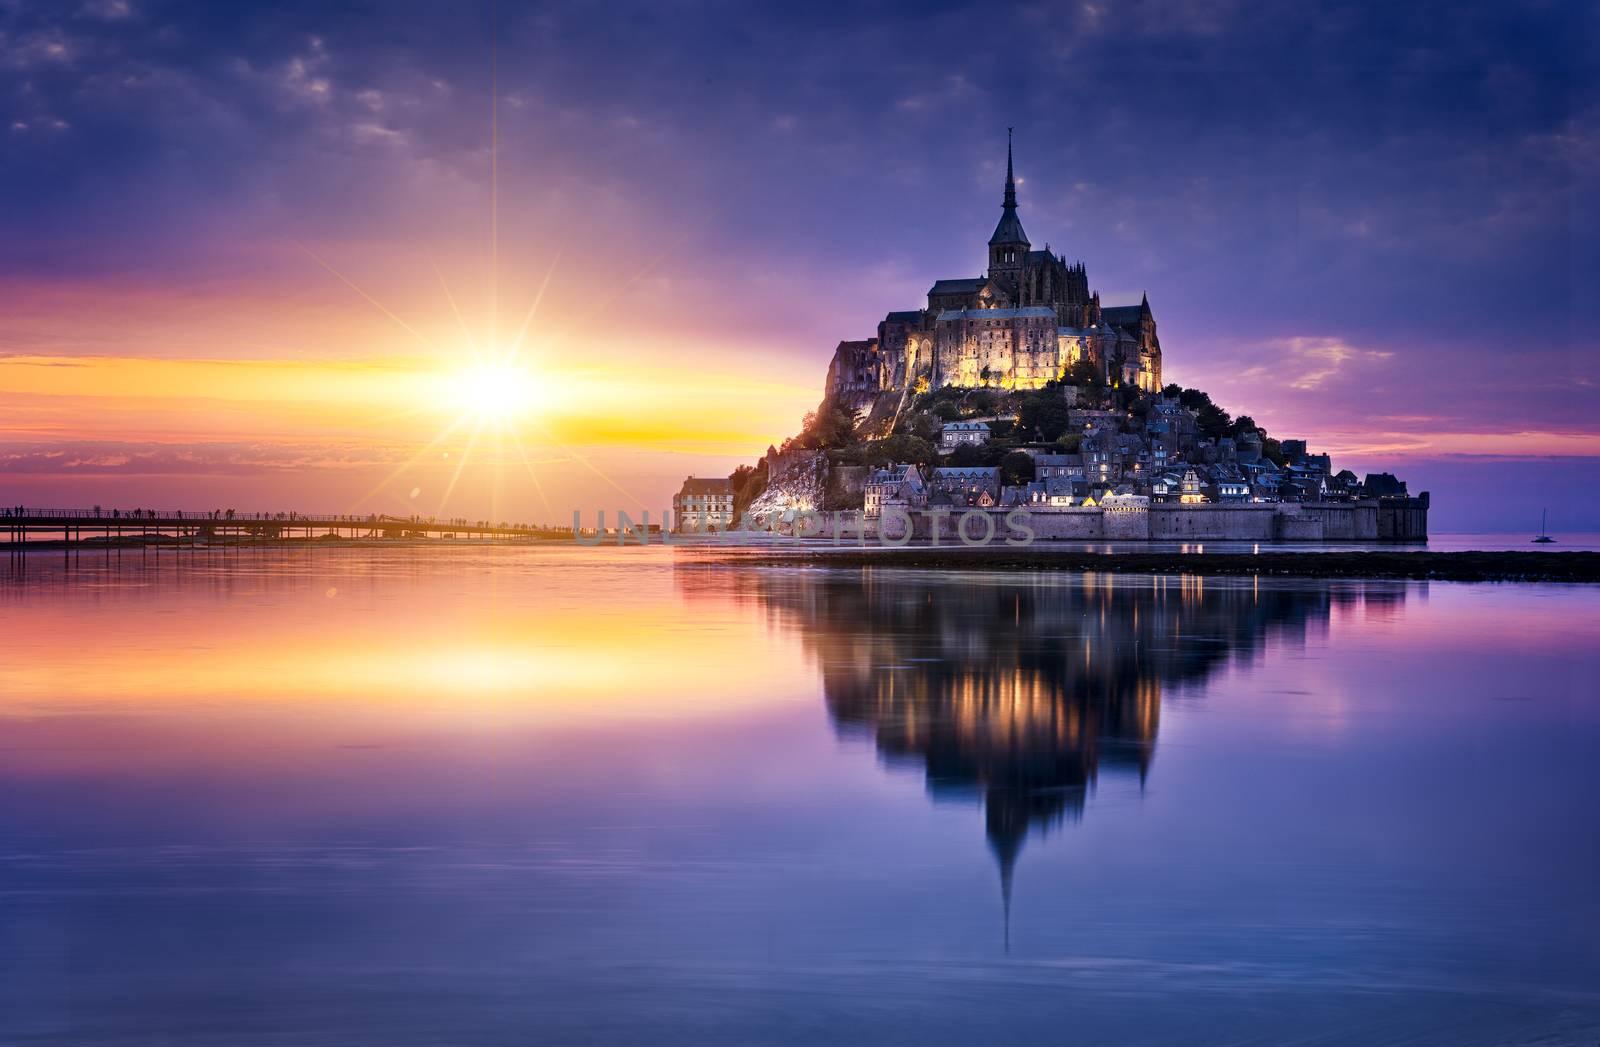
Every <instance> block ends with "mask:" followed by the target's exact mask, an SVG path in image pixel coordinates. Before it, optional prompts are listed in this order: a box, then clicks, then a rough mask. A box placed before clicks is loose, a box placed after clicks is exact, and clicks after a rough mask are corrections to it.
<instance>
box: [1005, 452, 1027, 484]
mask: <svg viewBox="0 0 1600 1047" xmlns="http://www.w3.org/2000/svg"><path fill="white" fill-rule="evenodd" d="M1000 479H1001V481H1002V482H1004V483H1008V484H1025V483H1031V482H1032V480H1033V456H1032V455H1030V454H1024V453H1023V452H1021V451H1010V452H1007V454H1006V456H1005V457H1004V458H1002V459H1000Z"/></svg>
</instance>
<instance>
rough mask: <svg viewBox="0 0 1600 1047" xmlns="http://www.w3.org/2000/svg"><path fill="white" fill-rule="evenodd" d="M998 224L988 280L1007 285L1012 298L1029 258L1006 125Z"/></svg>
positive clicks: (990, 248)
mask: <svg viewBox="0 0 1600 1047" xmlns="http://www.w3.org/2000/svg"><path fill="white" fill-rule="evenodd" d="M1000 206H1001V211H1000V224H999V225H997V226H995V227H994V235H993V236H991V237H989V279H991V280H993V281H994V282H995V283H997V284H999V285H1001V286H1002V287H1004V288H1006V290H1007V291H1008V292H1009V293H1010V294H1011V296H1012V298H1013V300H1015V296H1016V293H1017V284H1018V279H1019V277H1020V276H1021V275H1022V266H1023V263H1024V262H1025V261H1026V260H1027V257H1028V248H1029V247H1030V246H1031V245H1030V244H1029V243H1028V234H1027V233H1025V232H1023V231H1022V220H1021V219H1020V218H1018V217H1017V182H1016V178H1015V177H1014V176H1013V174H1012V168H1011V129H1010V128H1009V127H1008V128H1006V196H1005V201H1004V202H1003V203H1002V204H1001V205H1000Z"/></svg>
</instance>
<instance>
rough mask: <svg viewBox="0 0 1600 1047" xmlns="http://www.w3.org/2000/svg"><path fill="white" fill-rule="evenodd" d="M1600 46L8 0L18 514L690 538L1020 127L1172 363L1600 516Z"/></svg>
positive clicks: (1114, 291)
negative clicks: (1147, 306)
mask: <svg viewBox="0 0 1600 1047" xmlns="http://www.w3.org/2000/svg"><path fill="white" fill-rule="evenodd" d="M1595 21H1596V20H1595V16H1594V13H1593V9H1592V7H1590V6H1589V5H1580V4H1576V3H1570V4H1557V3H1538V2H1534V3H1524V4H1516V5H1510V4H1489V3H1481V2H1474V0H1468V2H1466V3H1462V4H1458V5H1451V6H1450V7H1448V8H1438V7H1434V6H1432V5H1416V6H1414V7H1410V8H1407V7H1404V6H1402V7H1398V8H1397V7H1396V6H1394V5H1391V4H1380V3H1340V4H1332V3H1329V4H1305V5H1289V4H1279V3H1248V2H1233V0H1204V2H1202V0H1187V2H1186V0H1179V2H1175V3H1162V4H1155V3H1141V2H1133V3H1121V4H1111V3H1082V4H1070V3H1068V4H1056V3H1049V4H1015V5H1013V4H1004V3H943V4H942V3H906V4H898V3H866V4H851V5H831V4H782V5H778V4H773V5H767V4H756V3H733V2H727V3H697V2H693V0H682V2H673V3H659V2H657V3H640V4H634V3H628V2H617V3H612V4H608V5H605V6H604V7H596V6H594V5H592V4H585V3H537V4H517V3H511V2H507V0H501V2H500V3H498V4H491V3H489V2H488V0H483V2H473V0H462V2H460V3H452V4H438V3H431V2H415V3H407V2H386V3H382V4H379V3H364V4H333V3H326V2H303V3H302V2H294V0H289V2H282V3H271V4H266V3H262V4H250V3H242V2H240V3H229V4H214V3H180V2H158V0H86V2H82V3H78V2H76V0H52V2H43V0H0V502H3V503H5V504H39V505H56V506H73V505H91V504H104V505H106V506H112V505H122V506H157V507H162V508H168V507H170V508H195V509H209V508H223V507H230V508H236V509H238V510H239V511H244V512H248V511H259V510H286V509H300V510H304V511H313V510H315V511H336V512H361V513H366V512H398V513H420V514H422V515H437V516H465V517H469V518H473V519H481V518H493V519H511V520H525V521H546V520H548V521H569V520H570V518H571V512H572V511H573V510H574V509H582V510H583V511H584V512H585V513H586V514H589V515H592V513H593V512H594V510H595V509H597V508H607V509H611V510H614V509H616V508H626V509H629V510H630V511H633V510H636V509H638V508H642V507H648V508H652V509H655V510H657V511H659V509H660V508H663V507H665V506H667V504H668V502H669V499H670V496H671V494H672V492H673V491H674V490H676V489H677V486H678V485H679V483H681V481H682V478H683V477H684V476H686V475H689V474H696V475H725V474H726V473H727V472H728V471H729V470H730V469H731V468H732V467H733V466H734V465H736V464H739V463H740V462H753V461H754V460H755V459H756V458H757V457H759V456H760V454H761V453H762V452H763V451H764V450H765V449H766V447H767V446H768V445H769V444H775V443H780V442H782V440H783V438H784V437H785V436H787V435H789V434H791V433H793V432H794V431H795V430H796V429H797V428H798V426H799V423H800V420H801V418H802V416H803V415H804V413H805V412H806V411H807V410H809V409H811V408H812V407H814V406H815V405H816V403H817V401H818V400H819V399H820V397H821V391H822V389H821V386H822V379H823V375H824V372H825V370H826V367H827V364H828V361H829V358H830V356H831V354H832V350H833V347H834V346H835V345H836V344H837V343H838V341H839V340H841V339H847V338H849V339H854V338H865V337H870V336H871V335H873V334H874V333H875V330H876V324H877V321H878V320H879V319H881V318H882V316H883V314H884V313H885V312H888V311H890V310H899V309H913V308H918V307H920V306H921V305H923V304H925V295H926V293H927V289H928V287H929V286H930V285H931V284H932V282H933V281H934V280H935V279H938V278H942V277H958V276H975V275H978V273H979V272H980V271H981V270H982V268H983V266H984V259H985V248H984V245H985V242H986V240H987V238H988V234H989V232H990V231H991V230H992V228H993V226H994V223H995V220H996V218H997V217H998V213H999V204H1000V194H1001V188H1002V182H1003V179H1004V170H1005V140H1006V128H1007V127H1014V128H1015V129H1016V131H1015V134H1016V165H1017V175H1018V181H1019V190H1018V191H1019V196H1020V201H1021V216H1022V219H1023V223H1024V225H1025V227H1026V228H1027V230H1028V232H1029V235H1030V237H1031V238H1032V239H1033V240H1035V241H1036V244H1037V245H1038V246H1043V245H1045V244H1046V243H1048V245H1049V246H1050V247H1051V248H1052V249H1053V250H1055V251H1057V252H1058V253H1062V254H1065V255H1066V256H1067V257H1068V258H1069V259H1072V260H1081V261H1083V262H1084V263H1085V264H1086V266H1087V267H1088V274H1089V281H1090V285H1091V287H1092V288H1094V289H1097V290H1099V291H1100V293H1101V296H1102V299H1103V300H1104V301H1105V302H1106V304H1108V305H1114V304H1121V303H1128V302H1137V301H1138V298H1139V295H1140V294H1141V293H1142V292H1147V293H1148V294H1149V296H1150V301H1151V305H1152V307H1153V308H1154V310H1155V314H1156V318H1157V321H1158V324H1159V327H1160V334H1161V342H1162V347H1163V350H1164V370H1165V375H1164V377H1165V378H1166V380H1168V381H1176V382H1179V383H1181V384H1184V385H1190V386H1197V387H1200V388H1203V389H1206V390H1207V391H1209V392H1210V393H1211V394H1212V396H1213V398H1214V399H1215V400H1216V401H1217V402H1218V403H1220V404H1222V405H1223V406H1225V407H1227V408H1228V409H1230V410H1231V411H1233V412H1234V413H1247V414H1249V415H1251V416H1252V417H1253V418H1255V419H1256V420H1257V421H1258V422H1259V423H1260V424H1262V425H1263V426H1265V427H1266V428H1267V429H1268V430H1269V431H1270V432H1271V433H1272V434H1273V435H1275V436H1282V437H1289V436H1299V437H1304V438H1306V439H1307V440H1308V441H1309V442H1310V443H1311V445H1312V447H1313V448H1314V449H1320V450H1326V451H1328V452H1330V453H1332V454H1333V456H1334V460H1335V467H1336V468H1340V467H1349V468H1352V469H1354V470H1356V471H1357V472H1358V473H1364V472H1367V471H1376V470H1385V471H1391V472H1395V473H1398V474H1399V475H1400V476H1401V477H1402V478H1404V479H1407V480H1408V481H1409V482H1410V483H1411V487H1412V490H1413V491H1418V490H1424V489H1426V490H1429V491H1430V492H1431V493H1432V495H1433V499H1434V505H1435V513H1434V518H1433V521H1432V524H1433V528H1434V530H1436V531H1440V530H1502V529H1505V530H1526V529H1528V528H1530V527H1532V526H1534V525H1535V524H1536V523H1537V516H1538V512H1539V510H1540V509H1541V508H1544V507H1548V508H1549V510H1550V522H1551V527H1552V529H1563V528H1564V529H1568V530H1583V529H1587V530H1600V408H1597V407H1596V392H1597V387H1596V382H1597V378H1600V374H1597V372H1600V364H1597V361H1600V353H1597V352H1596V348H1597V341H1600V339H1597V337H1596V335H1595V333H1594V332H1595V330H1596V323H1597V322H1600V296H1597V295H1596V294H1595V291H1594V287H1595V286H1596V282H1597V279H1600V247H1597V244H1600V203H1597V200H1600V193H1597V192H1596V190H1597V189H1600V91H1597V84H1596V81H1597V76H1600V74H1597V72H1596V70H1597V69H1600V47H1597V43H1596V41H1597V34H1596V32H1595V29H1596V25H1595ZM513 350H514V351H515V354H516V360H517V364H516V366H515V367H505V366H498V365H497V366H495V367H490V368H486V366H485V363H484V362H485V361H487V360H504V359H506V358H507V357H508V356H509V355H510V354H511V353H512V352H513Z"/></svg>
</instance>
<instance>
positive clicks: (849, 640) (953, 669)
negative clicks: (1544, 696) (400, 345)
mask: <svg viewBox="0 0 1600 1047" xmlns="http://www.w3.org/2000/svg"><path fill="white" fill-rule="evenodd" d="M738 577H739V578H740V579H741V580H742V581H743V582H744V583H745V584H746V585H748V587H749V590H750V591H751V592H753V593H754V594H755V595H756V596H757V597H758V598H759V599H761V600H762V601H764V602H765V603H766V605H767V606H768V607H770V608H772V609H774V610H776V611H778V612H780V614H779V617H778V620H779V621H781V622H783V623H784V624H785V625H786V626H790V627H798V629H799V631H800V635H801V637H802V638H803V639H804V640H805V641H806V642H807V643H808V644H810V645H811V646H812V648H813V649H814V651H815V653H816V657H817V659H818V662H819V665H820V668H821V671H822V687H823V694H824V697H825V698H826V701H827V704H828V712H829V715H830V716H831V718H832V720H833V723H834V726H835V728H836V729H837V730H838V731H840V732H841V733H847V734H851V735H857V734H861V735H864V736H866V737H868V738H871V739H873V740H874V741H875V742H876V744H877V748H878V751H879V753H880V754H881V755H882V756H883V757H885V759H886V762H887V763H888V764H889V765H890V766H894V767H905V766H913V767H915V766H918V765H920V766H921V767H922V768H923V769H924V773H925V774H926V776H927V782H928V790H929V795H930V796H931V797H932V799H933V800H934V801H935V802H939V800H940V799H941V798H942V797H945V796H967V797H970V796H972V795H973V794H974V792H976V794H977V795H979V796H981V797H982V800H983V803H984V814H985V821H986V836H987V838H988V845H989V848H990V850H991V851H992V852H993V854H994V856H995V860H996V862H997V864H998V866H999V873H1000V897H1001V904H1002V907H1003V914H1002V915H1003V918H1004V920H1005V924H1004V927H1003V933H1004V941H1005V945H1006V947H1007V949H1008V950H1009V948H1010V944H1011V901H1012V887H1013V881H1014V878H1015V872H1016V866H1017V863H1018V860H1019V858H1020V856H1021V853H1022V850H1023V847H1024V846H1025V843H1026V840H1027V838H1028V836H1029V835H1030V834H1033V833H1040V834H1042V833H1047V832H1049V831H1050V830H1051V829H1052V828H1053V827H1055V826H1058V825H1060V824H1061V823H1062V821H1063V820H1064V819H1067V818H1071V819H1072V820H1074V821H1075V820H1077V819H1078V818H1079V817H1081V816H1082V812H1083V809H1084V804H1085V802H1086V799H1087V795H1088V790H1089V788H1090V787H1091V786H1093V785H1094V783H1095V782H1096V781H1097V780H1098V778H1099V777H1100V775H1101V774H1102V773H1104V772H1110V773H1113V774H1125V775H1127V777H1128V780H1130V781H1131V780H1133V779H1135V778H1136V779H1137V781H1138V783H1139V792H1140V794H1141V795H1143V794H1144V791H1145V788H1146V785H1147V783H1148V780H1149V776H1150V772H1151V769H1152V767H1151V765H1152V763H1153V760H1154V757H1155V749H1156V739H1157V735H1158V733H1159V730H1160V725H1161V699H1162V693H1163V689H1164V688H1166V687H1168V686H1174V687H1176V686H1182V685H1185V684H1193V683H1199V682H1202V681H1205V680H1207V679H1209V678H1210V677H1211V676H1212V675H1213V674H1214V673H1216V672H1218V671H1219V670H1221V669H1223V668H1224V667H1225V666H1227V665H1228V664H1229V662H1230V659H1233V658H1239V659H1242V660H1244V661H1249V660H1250V659H1251V658H1253V657H1254V656H1255V655H1256V653H1257V652H1259V651H1261V650H1262V649H1263V648H1264V647H1265V645H1266V644H1267V643H1268V642H1270V640H1271V639H1272V638H1273V637H1274V636H1279V637H1285V636H1286V637H1290V638H1293V637H1295V636H1297V635H1304V633H1305V630H1306V628H1307V625H1308V624H1309V623H1315V622H1326V621H1327V619H1328V613H1329V607H1330V602H1331V601H1332V600H1333V599H1335V598H1336V594H1335V593H1334V592H1333V591H1332V590H1329V589H1327V588H1323V589H1320V590H1319V589H1314V588H1312V589H1303V590H1302V589H1285V590H1271V591H1258V590H1256V589H1255V588H1254V587H1240V586H1237V585H1223V584H1219V585H1216V586H1211V585H1208V586H1206V587H1205V588H1204V589H1197V590H1195V591H1194V592H1192V593H1190V592H1185V593H1184V597H1183V599H1181V600H1173V599H1169V598H1168V592H1167V585H1166V584H1165V583H1164V582H1161V583H1156V582H1150V583H1147V584H1138V583H1123V582H1119V583H1118V584H1117V585H1115V586H1114V587H1107V586H1099V585H1095V584H1093V582H1092V580H1091V579H1092V576H1090V577H1085V578H1080V579H1076V580H1068V581H1061V582H1059V583H1056V582H1052V583H1051V584H1048V585H1041V586H1010V585H988V584H985V585H976V584H972V583H969V582H964V581H959V580H938V581H925V580H923V581H914V580H909V579H907V580H899V581H895V582H892V583H891V582H888V581H884V582H882V583H876V582H875V583H874V584H872V585H862V584H861V583H860V582H858V581H854V580H850V581H846V580H842V579H832V580H826V579H814V578H797V577H792V576H774V575H770V574H765V573H761V572H751V573H750V574H748V575H744V574H741V575H739V576H738ZM679 579H680V584H681V585H684V586H685V587H687V588H689V589H690V590H691V591H693V589H694V588H696V587H698V586H699V585H701V584H703V579H702V576H701V575H698V574H694V573H687V572H686V573H684V574H681V575H680V576H679ZM718 584H719V585H721V584H725V583H722V582H719V583H718ZM1341 591H1342V590H1341ZM716 594H717V596H718V598H719V599H720V598H722V597H723V595H724V594H723V591H722V589H720V588H718V589H716ZM1367 599H1369V600H1371V601H1372V602H1373V603H1374V604H1376V603H1377V602H1378V601H1379V600H1380V599H1387V600H1388V601H1389V602H1390V603H1403V602H1404V600H1405V599H1406V588H1405V586H1404V585H1401V586H1398V587H1395V586H1388V587H1385V588H1382V589H1381V590H1379V591H1376V592H1373V593H1371V594H1369V595H1368V596H1367ZM1194 636H1204V637H1208V638H1214V639H1215V641H1216V642H1207V643H1179V642H1174V638H1177V637H1194ZM885 667H892V669H889V670H888V671H886V670H885Z"/></svg>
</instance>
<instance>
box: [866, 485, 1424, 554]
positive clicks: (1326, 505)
mask: <svg viewBox="0 0 1600 1047" xmlns="http://www.w3.org/2000/svg"><path fill="white" fill-rule="evenodd" d="M1013 511H1015V510H1009V509H953V510H949V511H948V512H949V515H948V516H942V517H937V520H938V526H939V540H940V541H941V542H951V543H955V542H958V541H959V540H960V539H959V538H958V536H957V535H956V525H957V520H958V519H959V518H960V517H961V516H963V515H965V514H967V513H982V514H984V515H985V516H987V517H989V518H990V522H991V523H993V524H994V536H995V537H994V538H993V541H994V542H1003V541H1004V540H1005V539H1006V537H1007V536H1011V537H1016V536H1017V531H1016V530H1015V529H1013V528H1012V527H1011V526H1010V525H1008V524H1007V523H1006V515H1007V513H1009V512H1013ZM1027 513H1028V516H1027V526H1029V527H1030V528H1032V529H1033V534H1034V539H1035V540H1036V541H1090V542H1094V541H1110V542H1119V541H1133V542H1144V541H1151V542H1190V541H1213V542H1338V541H1348V542H1420V541H1425V540H1426V539H1427V537H1428V494H1427V492H1423V494H1422V495H1421V496H1420V497H1417V498H1372V499H1366V500H1363V501H1358V502H1305V503H1278V504H1270V505H1254V504H1248V505H1171V504H1162V505H1152V506H1148V507H1143V506H1138V507H1132V506H1130V507H1122V506H1117V507H1108V508H1099V507H1093V508H1073V509H1042V508H1036V509H1030V510H1027ZM910 515H911V521H912V528H913V530H912V537H913V538H916V539H922V540H927V539H931V538H932V537H933V534H932V527H933V525H934V520H935V519H936V518H933V517H929V516H927V515H925V514H924V513H922V512H912V513H911V514H910ZM876 523H877V524H878V525H879V526H880V527H881V528H882V534H883V537H884V538H886V539H889V540H899V539H901V538H903V537H905V530H904V524H903V522H902V521H901V520H900V519H899V518H898V517H897V516H895V515H893V514H890V513H886V514H885V516H884V517H883V518H882V519H880V520H878V521H876ZM966 533H967V537H968V538H969V539H972V540H977V539H980V538H982V536H983V535H984V534H986V533H988V528H987V527H986V526H985V525H984V524H982V523H978V522H972V523H969V524H967V527H966Z"/></svg>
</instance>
